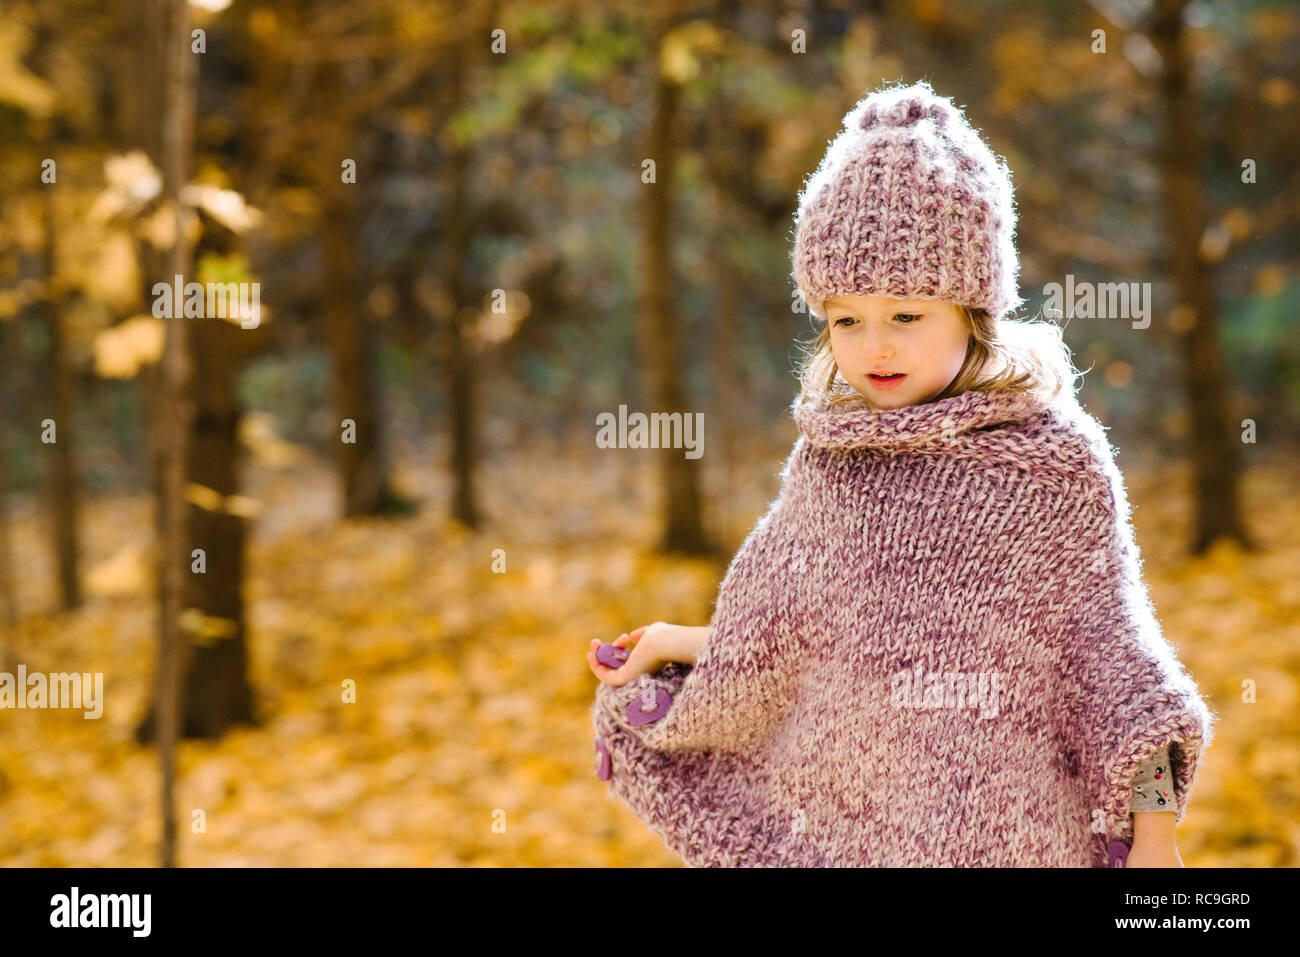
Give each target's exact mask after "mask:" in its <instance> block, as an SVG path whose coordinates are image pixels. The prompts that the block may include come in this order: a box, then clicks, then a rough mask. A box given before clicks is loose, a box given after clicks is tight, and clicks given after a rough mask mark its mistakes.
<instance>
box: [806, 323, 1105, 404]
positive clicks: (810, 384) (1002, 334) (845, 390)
mask: <svg viewBox="0 0 1300 957" xmlns="http://www.w3.org/2000/svg"><path fill="white" fill-rule="evenodd" d="M953 305H954V306H955V307H956V309H957V311H958V313H960V314H961V315H962V317H963V318H964V319H965V321H966V324H967V328H968V329H969V330H970V342H969V345H968V347H967V349H966V360H965V361H964V362H963V363H962V366H961V369H960V370H958V372H957V375H956V376H955V377H954V378H953V380H952V382H950V383H948V386H947V387H946V388H945V389H944V390H943V391H942V392H940V393H939V394H938V395H936V396H935V397H934V398H932V399H927V400H926V401H927V402H938V401H939V400H940V399H948V398H951V397H952V396H955V395H960V394H961V393H963V392H993V391H996V390H999V389H1006V390H1010V391H1015V392H1030V393H1033V394H1035V395H1038V396H1041V397H1042V398H1043V399H1045V400H1047V401H1048V402H1051V401H1052V400H1054V399H1056V398H1057V397H1058V396H1059V395H1061V393H1062V392H1065V391H1066V390H1068V391H1069V397H1070V398H1071V399H1073V398H1074V395H1075V393H1076V392H1077V391H1078V387H1079V386H1078V380H1079V377H1080V373H1079V372H1078V371H1077V370H1076V369H1075V368H1074V363H1073V360H1072V359H1071V355H1070V347H1069V346H1068V345H1066V344H1065V339H1064V338H1063V337H1062V336H1061V329H1060V327H1059V326H1057V325H1056V323H1054V322H1048V321H1043V320H1039V319H1037V318H1035V319H1025V320H1016V319H1001V320H999V321H997V322H996V323H995V322H994V321H993V318H992V317H991V316H990V315H989V313H988V312H987V311H986V310H984V309H978V308H970V307H968V306H962V305H958V304H956V303H953ZM816 318H817V319H820V320H821V322H822V324H823V325H822V329H821V331H820V332H819V333H818V334H817V337H816V338H815V339H813V340H811V341H810V342H805V343H804V344H805V345H806V346H807V349H806V355H805V357H804V360H803V362H802V364H801V366H800V369H799V385H800V393H801V394H802V395H804V396H810V397H813V398H817V399H822V400H824V401H826V402H828V403H830V404H832V405H839V404H857V405H866V406H867V407H869V408H876V406H874V405H873V404H872V403H871V401H870V400H869V399H867V398H866V397H865V396H863V395H862V394H861V393H859V392H858V391H857V390H856V389H854V388H853V387H852V386H851V385H849V383H848V382H847V381H846V380H845V379H844V377H843V376H841V375H840V370H839V366H838V365H837V364H836V362H835V355H834V353H833V352H832V351H831V326H830V323H829V321H827V320H826V319H822V318H821V317H816Z"/></svg>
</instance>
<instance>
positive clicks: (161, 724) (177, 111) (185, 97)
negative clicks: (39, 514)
mask: <svg viewBox="0 0 1300 957" xmlns="http://www.w3.org/2000/svg"><path fill="white" fill-rule="evenodd" d="M158 12H159V14H160V15H161V17H163V18H165V20H164V22H165V23H166V24H167V26H166V29H165V30H164V34H163V35H164V37H165V42H164V44H163V48H162V55H161V56H160V57H159V61H160V62H161V63H162V65H163V84H164V88H165V89H166V91H167V92H166V97H165V103H166V112H165V113H164V114H163V118H162V119H163V150H162V157H161V159H162V163H161V167H162V174H163V198H164V200H165V201H166V202H169V203H171V205H172V210H173V212H174V214H175V217H176V220H175V242H174V243H173V245H172V248H171V252H170V255H169V256H168V275H169V276H177V275H179V276H189V273H190V258H189V248H188V245H187V242H186V238H185V229H184V217H183V216H182V208H181V202H180V192H181V187H182V186H183V185H184V184H185V182H186V180H187V178H188V175H189V161H190V150H191V147H192V144H193V139H192V138H193V132H194V99H195V73H196V71H197V68H198V65H197V63H196V61H195V54H193V53H191V52H190V36H189V32H190V31H189V20H190V18H189V7H188V4H187V0H159V3H158ZM166 323H167V337H166V344H165V346H164V349H163V360H162V367H163V368H162V371H163V384H164V390H163V394H164V397H165V400H166V404H165V408H164V412H163V415H164V423H165V424H164V427H163V429H162V435H163V437H164V438H165V439H166V442H167V445H166V452H165V456H164V470H163V475H164V482H163V495H162V497H161V498H160V499H159V506H160V508H161V509H162V510H163V516H162V525H163V529H164V534H163V539H162V542H161V547H160V549H159V566H160V567H159V575H160V578H161V579H162V582H163V589H162V592H163V603H162V607H161V609H160V615H159V618H160V621H159V643H158V688H157V694H156V700H157V709H158V735H157V737H158V754H159V758H160V761H161V764H162V795H161V800H160V804H161V807H162V840H161V847H160V859H161V860H160V862H161V865H162V866H163V867H174V866H175V865H176V806H175V798H174V790H175V780H176V731H177V716H178V714H179V712H180V707H179V702H178V697H179V681H178V676H179V675H180V674H181V673H182V671H183V669H184V665H185V662H184V654H185V644H184V643H183V642H182V641H181V639H180V613H181V607H182V604H181V602H182V598H183V594H184V587H185V574H186V572H187V571H188V567H189V547H188V545H189V543H188V542H187V541H186V538H187V534H186V532H187V527H186V526H187V522H186V512H187V509H186V508H185V507H184V503H183V499H182V496H183V484H184V479H185V462H186V457H187V452H188V445H189V442H188V439H189V430H190V421H191V419H192V416H193V410H192V408H191V405H190V390H189V387H190V361H189V354H188V349H189V335H188V329H187V327H186V323H187V320H186V319H185V318H184V315H183V310H182V315H181V316H180V317H177V318H172V319H168V320H166Z"/></svg>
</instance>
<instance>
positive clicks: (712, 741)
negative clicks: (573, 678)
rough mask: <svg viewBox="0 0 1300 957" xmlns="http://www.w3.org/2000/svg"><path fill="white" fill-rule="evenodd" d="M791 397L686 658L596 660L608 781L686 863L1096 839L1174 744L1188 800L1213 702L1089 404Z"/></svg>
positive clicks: (1090, 847) (1011, 858)
mask: <svg viewBox="0 0 1300 957" xmlns="http://www.w3.org/2000/svg"><path fill="white" fill-rule="evenodd" d="M791 411H792V414H793V415H794V418H795V421H796V423H797V425H798V428H799V431H800V433H801V434H800V435H799V438H798V440H797V441H796V442H795V445H794V449H793V451H792V452H791V454H790V456H789V458H788V459H787V461H786V463H785V466H784V468H783V470H782V473H781V478H782V483H781V490H780V494H779V495H778V497H777V498H776V500H775V501H774V502H773V503H772V504H771V506H770V508H769V509H768V511H767V513H766V514H765V515H764V516H763V518H762V519H761V520H760V521H759V522H758V523H757V525H756V526H755V527H754V529H753V530H752V531H751V532H750V533H749V535H748V537H747V538H746V539H745V541H744V543H743V544H742V546H741V547H740V550H739V551H738V552H737V553H736V555H735V557H734V558H733V559H732V561H731V564H730V567H729V568H728V569H727V573H726V575H725V577H724V579H723V581H722V584H721V587H720V589H719V591H718V595H717V601H716V607H715V609H714V614H713V617H712V621H711V623H710V626H709V633H708V639H707V641H706V642H705V643H704V645H703V647H702V648H701V649H700V652H699V655H698V657H697V660H696V662H695V664H694V665H685V664H679V663H673V664H669V665H667V666H666V667H664V668H663V669H662V670H660V671H659V672H657V673H655V674H643V675H640V676H638V677H637V678H636V679H634V680H633V681H630V682H628V683H627V684H626V685H623V686H621V687H616V686H613V685H609V684H606V683H604V682H602V683H600V685H599V686H598V688H597V691H596V700H595V704H594V705H593V707H592V709H591V716H592V719H593V723H594V725H595V730H596V735H597V752H598V755H600V754H601V752H602V750H603V752H604V753H603V756H602V757H598V761H599V760H602V758H603V760H605V761H607V764H606V765H605V768H606V770H607V771H608V774H609V778H608V780H609V784H608V787H609V789H610V792H611V793H612V794H613V795H616V796H617V797H618V798H620V799H621V800H622V801H624V802H626V803H627V805H628V806H629V807H630V808H631V809H632V811H633V812H634V813H635V814H636V815H637V816H638V817H640V818H641V819H642V820H644V821H645V822H646V823H647V824H648V825H649V827H650V828H651V829H652V830H653V831H654V832H656V833H657V834H659V835H660V836H661V837H662V838H663V840H664V841H665V842H666V843H667V845H668V847H669V848H671V849H672V850H673V851H674V852H676V853H677V854H680V855H681V856H682V857H683V858H684V860H685V861H686V863H687V865H688V866H872V867H882V866H883V867H926V866H930V867H934V866H953V867H1014V866H1031V867H1105V866H1107V846H1108V844H1109V843H1110V842H1112V841H1114V840H1123V841H1126V842H1131V840H1132V819H1131V818H1130V816H1129V809H1130V802H1131V791H1130V785H1131V783H1132V781H1133V777H1134V774H1135V773H1136V772H1137V770H1138V768H1139V766H1140V765H1141V764H1142V763H1143V761H1144V760H1145V759H1146V758H1147V757H1149V756H1151V755H1152V753H1153V752H1154V751H1155V750H1156V749H1157V748H1159V747H1161V746H1162V745H1167V746H1169V748H1170V751H1169V754H1170V759H1171V763H1172V770H1173V785H1174V791H1175V797H1176V803H1177V820H1178V821H1181V820H1182V818H1183V815H1184V813H1185V811H1186V808H1187V802H1188V797H1189V795H1190V793H1191V790H1192V783H1193V780H1194V778H1195V776H1196V771H1197V768H1198V765H1199V764H1200V761H1201V757H1202V752H1203V749H1204V748H1205V746H1206V745H1208V743H1209V741H1210V738H1211V735H1212V729H1213V722H1214V720H1215V716H1214V715H1213V714H1212V713H1211V712H1210V711H1209V709H1208V708H1207V707H1206V705H1205V703H1204V702H1203V701H1202V700H1201V697H1200V695H1199V693H1198V691H1197V688H1196V685H1195V683H1194V682H1193V680H1192V679H1191V677H1190V676H1189V675H1188V674H1187V673H1186V671H1185V670H1184V668H1183V666H1182V665H1181V664H1180V662H1179V661H1178V659H1177V658H1176V657H1175V655H1174V653H1173V651H1172V650H1171V648H1170V646H1169V644H1168V643H1167V642H1166V640H1165V638H1164V637H1163V635H1162V633H1161V629H1160V625H1159V623H1158V622H1157V620H1156V617H1155V613H1154V609H1153V608H1152V606H1151V603H1150V600H1149V598H1148V595H1147V589H1146V585H1145V584H1144V582H1143V580H1142V578H1141V572H1140V564H1141V559H1140V557H1139V553H1138V549H1137V546H1136V543H1135V541H1134V537H1133V532H1132V527H1131V525H1130V523H1129V506H1128V502H1127V498H1126V495H1125V491H1124V485H1123V479H1122V477H1121V476H1120V473H1119V471H1118V470H1117V468H1116V466H1115V463H1114V460H1113V457H1112V450H1111V448H1110V444H1109V442H1108V441H1107V439H1106V437H1105V435H1104V431H1103V428H1102V426H1101V425H1100V424H1099V423H1098V422H1097V421H1096V419H1094V418H1093V417H1092V416H1091V415H1089V414H1088V413H1086V412H1085V411H1084V410H1083V409H1082V408H1081V407H1080V406H1079V405H1078V403H1077V402H1076V401H1075V400H1074V399H1073V398H1072V397H1067V398H1063V399H1058V400H1055V401H1054V402H1052V403H1051V404H1047V403H1044V402H1043V401H1042V400H1040V399H1037V398H1034V397H1032V396H1030V395H1028V394H1025V393H1018V392H1006V391H1003V392H965V393H962V394H960V395H958V396H955V397H952V398H948V399H942V400H939V401H936V402H931V403H927V404H922V405H914V406H907V407H904V408H901V409H892V410H883V411H880V412H878V413H877V412H876V411H874V410H871V409H868V408H866V407H865V406H863V405H857V406H853V407H849V408H844V407H838V406H831V405H828V404H826V403H825V402H813V401H811V400H808V399H805V398H802V397H800V398H797V399H796V400H795V403H794V405H793V406H792V410H791ZM661 691H662V692H666V695H665V694H659V692H661ZM656 698H657V700H658V703H659V705H660V709H659V711H660V712H661V714H658V715H656V713H654V712H652V713H651V715H650V719H649V720H648V721H646V722H643V721H637V722H636V723H635V724H634V723H633V721H632V720H630V718H629V715H630V714H631V710H630V709H631V708H640V707H641V706H642V702H643V701H644V702H646V703H647V705H649V704H652V703H654V700H655V699H656ZM665 705H666V711H665V710H664V706H665ZM638 717H639V716H638ZM603 776H604V775H603V774H602V777H603Z"/></svg>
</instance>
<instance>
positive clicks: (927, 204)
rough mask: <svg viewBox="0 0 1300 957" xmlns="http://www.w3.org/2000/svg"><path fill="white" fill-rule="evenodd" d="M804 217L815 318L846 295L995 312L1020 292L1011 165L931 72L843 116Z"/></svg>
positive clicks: (802, 197)
mask: <svg viewBox="0 0 1300 957" xmlns="http://www.w3.org/2000/svg"><path fill="white" fill-rule="evenodd" d="M797 220H798V225H797V227H796V229H797V232H796V237H795V246H794V255H793V262H794V279H795V282H796V283H797V284H798V287H799V293H800V295H802V296H803V299H804V302H805V303H807V304H808V307H809V309H811V310H812V312H813V314H814V315H816V316H821V317H823V318H824V317H825V311H824V306H823V304H824V302H825V300H826V299H828V298H830V297H831V296H836V295H851V294H857V295H864V296H869V295H887V296H898V297H901V298H906V299H941V300H947V301H950V302H955V303H958V304H961V305H967V306H975V307H982V308H984V309H985V310H987V311H988V313H989V314H990V315H991V316H992V317H993V319H994V321H995V322H996V321H997V320H998V319H1000V318H1001V317H1002V316H1003V314H1005V313H1006V312H1008V311H1010V310H1012V309H1014V308H1015V307H1016V306H1018V305H1020V304H1021V302H1022V300H1021V299H1020V298H1019V297H1018V296H1017V294H1016V276H1017V273H1018V272H1019V268H1020V267H1019V261H1018V259H1017V257H1016V247H1015V244H1014V242H1013V234H1014V232H1015V222H1016V214H1015V207H1014V203H1013V200H1012V195H1011V176H1010V172H1009V171H1008V169H1007V167H1006V164H1005V162H1004V161H1002V160H1000V159H998V158H996V157H995V156H994V155H993V153H992V152H991V151H990V150H989V148H988V147H987V146H986V145H985V144H984V142H983V140H981V139H980V137H979V135H978V134H977V133H976V132H975V131H974V130H973V129H971V127H970V125H969V124H968V123H967V122H966V119H965V117H964V116H963V115H962V113H961V111H960V110H959V109H958V108H957V107H955V106H954V105H953V103H952V100H950V99H948V98H947V97H942V96H939V95H937V94H936V93H935V92H934V91H933V90H932V89H931V88H930V86H929V84H928V83H926V82H925V81H922V82H920V83H917V84H914V85H912V86H907V87H897V88H894V89H880V90H877V91H876V92H874V93H870V94H868V95H867V96H865V97H863V98H862V99H861V100H859V101H858V103H857V105H856V106H855V107H853V109H851V110H850V111H849V112H848V113H847V114H845V116H844V129H842V130H841V131H840V133H839V135H838V136H837V137H836V138H835V141H834V142H833V143H831V145H830V147H829V149H827V151H826V155H825V156H824V157H823V158H822V162H821V165H820V166H819V167H818V168H817V171H816V172H815V173H813V175H812V176H811V177H810V178H809V179H808V181H807V183H806V184H805V186H804V189H803V190H802V191H801V192H800V194H799V212H798V214H797Z"/></svg>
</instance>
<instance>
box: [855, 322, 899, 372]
mask: <svg viewBox="0 0 1300 957" xmlns="http://www.w3.org/2000/svg"><path fill="white" fill-rule="evenodd" d="M893 355H894V344H893V340H892V339H891V337H890V335H889V333H888V332H886V331H884V330H882V329H877V328H873V327H871V326H868V327H867V330H866V334H865V335H864V336H863V337H862V357H863V359H864V360H866V362H867V364H868V366H871V367H873V368H874V367H875V366H876V365H877V364H879V363H881V362H884V361H886V360H888V359H890V358H892V357H893Z"/></svg>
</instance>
